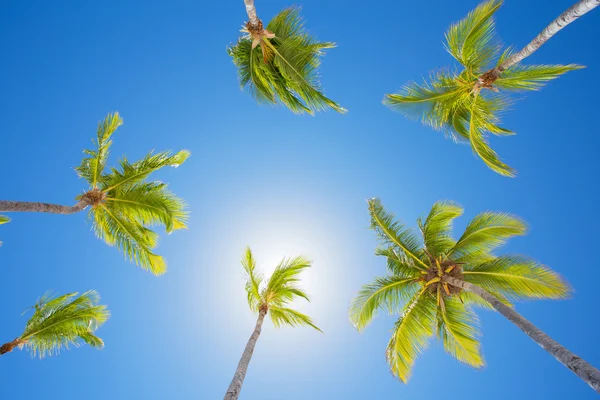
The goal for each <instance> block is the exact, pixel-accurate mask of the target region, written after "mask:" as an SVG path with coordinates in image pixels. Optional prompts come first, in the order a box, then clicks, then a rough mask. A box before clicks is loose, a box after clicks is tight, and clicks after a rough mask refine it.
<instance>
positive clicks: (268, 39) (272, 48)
mask: <svg viewBox="0 0 600 400" xmlns="http://www.w3.org/2000/svg"><path fill="white" fill-rule="evenodd" d="M244 3H245V4H246V11H247V13H248V22H247V23H246V25H245V26H244V28H243V29H242V32H244V33H245V35H244V36H242V37H241V38H240V39H239V40H238V42H237V43H236V44H235V45H232V46H229V47H228V48H227V52H228V54H229V55H230V56H231V57H232V58H233V62H234V64H235V65H236V66H237V67H238V75H239V77H240V83H241V86H242V88H246V87H248V88H249V90H250V93H251V94H252V96H253V97H254V98H255V99H256V100H257V101H259V102H264V103H269V104H277V103H278V102H279V103H282V104H284V105H285V106H286V107H288V108H289V109H290V110H291V111H293V112H294V113H309V114H313V113H314V111H320V110H324V109H326V108H327V107H330V108H333V109H334V110H336V111H338V112H340V113H344V112H346V110H345V109H344V108H342V107H341V106H340V105H339V104H338V103H336V102H334V101H333V100H331V99H329V98H327V97H326V96H325V95H324V94H323V90H322V88H321V85H320V83H319V74H318V68H319V65H320V63H321V61H320V57H321V56H322V55H323V54H324V52H323V50H325V49H330V48H333V47H335V43H332V42H319V41H318V40H316V39H315V38H313V37H312V36H310V35H309V34H308V33H307V32H306V29H305V28H304V25H303V22H302V19H301V18H300V11H299V10H298V9H297V8H287V9H285V10H283V11H281V12H280V13H279V14H278V15H276V16H275V18H273V19H272V20H271V22H269V24H268V25H267V28H266V29H265V28H264V26H263V23H262V21H261V20H260V19H258V17H257V16H256V8H255V7H254V1H253V0H244ZM257 47H260V50H261V51H260V52H259V51H258V50H257V49H256V48H257Z"/></svg>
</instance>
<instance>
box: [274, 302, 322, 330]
mask: <svg viewBox="0 0 600 400" xmlns="http://www.w3.org/2000/svg"><path fill="white" fill-rule="evenodd" d="M269 313H270V314H271V321H273V325H275V327H277V328H278V327H280V326H282V325H288V326H293V327H295V326H310V327H312V328H314V329H316V330H318V331H319V332H323V331H322V330H321V329H319V328H318V327H317V326H316V325H315V324H314V323H313V321H312V319H311V318H310V317H309V316H308V315H305V314H302V313H301V312H298V311H296V310H292V309H291V308H285V307H276V306H271V307H270V308H269Z"/></svg>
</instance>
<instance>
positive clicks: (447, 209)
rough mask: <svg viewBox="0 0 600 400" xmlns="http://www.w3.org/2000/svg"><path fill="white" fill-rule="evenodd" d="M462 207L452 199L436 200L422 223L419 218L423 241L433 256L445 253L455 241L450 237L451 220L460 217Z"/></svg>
mask: <svg viewBox="0 0 600 400" xmlns="http://www.w3.org/2000/svg"><path fill="white" fill-rule="evenodd" d="M462 213H463V208H462V207H461V206H460V205H459V204H457V203H455V202H452V201H437V202H436V203H435V204H434V205H433V207H431V211H430V212H429V215H427V218H426V219H425V222H424V223H421V221H420V220H419V226H420V227H421V233H422V234H423V242H424V243H425V248H426V249H427V251H428V252H429V254H430V255H431V256H433V257H438V256H441V255H445V254H446V253H447V252H448V251H449V250H450V249H451V248H452V247H454V245H455V244H456V241H455V240H454V239H453V238H452V221H453V220H454V219H455V218H457V217H460V216H461V215H462Z"/></svg>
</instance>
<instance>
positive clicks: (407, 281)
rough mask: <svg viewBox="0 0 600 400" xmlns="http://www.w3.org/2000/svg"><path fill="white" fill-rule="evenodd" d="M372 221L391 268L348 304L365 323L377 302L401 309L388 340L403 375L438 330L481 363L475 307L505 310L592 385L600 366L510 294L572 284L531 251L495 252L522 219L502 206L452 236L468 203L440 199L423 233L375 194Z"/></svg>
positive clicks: (550, 292)
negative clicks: (535, 320) (553, 334)
mask: <svg viewBox="0 0 600 400" xmlns="http://www.w3.org/2000/svg"><path fill="white" fill-rule="evenodd" d="M369 212H370V215H371V228H372V229H373V230H374V231H375V232H376V233H377V235H378V237H379V239H380V246H379V247H378V249H377V252H376V254H377V255H382V256H384V257H386V258H387V269H388V275H387V276H385V277H380V278H376V279H375V280H374V281H373V282H372V283H371V284H368V285H365V286H363V288H362V289H361V291H360V292H359V294H358V295H357V297H356V298H355V299H354V301H353V303H352V305H351V308H350V319H351V321H352V322H353V324H354V325H355V327H356V328H357V329H358V330H362V329H364V328H365V327H366V326H367V325H368V324H369V323H370V322H371V320H372V319H373V317H374V316H375V315H376V314H377V311H378V310H379V309H386V310H388V311H389V312H390V313H392V314H398V315H400V318H399V319H398V321H397V322H396V324H395V326H394V330H393V332H392V337H391V339H390V341H389V343H388V346H387V352H386V356H387V361H388V364H389V366H390V369H391V371H392V373H393V374H394V375H395V376H396V377H398V378H399V379H400V380H402V381H403V382H404V383H406V382H407V381H408V379H409V377H410V373H411V369H412V366H413V364H414V362H415V359H416V358H417V356H418V355H419V354H420V353H421V352H423V351H424V350H425V349H426V347H427V345H428V342H429V340H430V338H431V337H432V336H433V335H434V334H436V335H437V337H438V338H440V339H441V340H442V341H443V343H444V349H445V350H446V352H448V353H449V354H450V355H452V356H453V357H455V358H456V359H457V360H459V361H461V362H463V363H465V364H467V365H470V366H472V367H475V368H479V367H482V366H483V365H484V361H483V356H482V354H481V349H480V344H479V340H478V338H479V328H478V321H477V315H476V314H475V313H474V311H473V307H475V306H482V307H487V308H490V309H493V310H496V311H498V312H500V313H501V314H502V315H504V316H505V317H506V318H507V319H508V320H509V321H511V322H513V323H514V324H515V325H517V326H518V327H519V328H520V329H521V330H523V332H525V333H526V334H527V335H528V336H530V337H531V338H532V339H533V340H534V341H535V342H537V343H538V344H539V345H540V346H541V347H543V348H544V349H545V350H546V351H548V352H549V353H550V354H551V355H552V356H554V357H555V358H556V359H557V360H558V361H559V362H561V363H562V364H564V365H565V366H566V367H567V368H569V369H570V370H572V371H573V372H574V373H575V374H577V376H579V377H580V378H581V379H583V380H584V381H585V382H586V383H587V384H588V385H590V386H591V387H592V388H593V389H594V390H596V391H600V371H598V370H597V369H595V368H594V367H593V366H591V365H590V364H588V363H587V362H586V361H584V360H583V359H581V358H579V357H578V356H576V355H575V354H573V353H572V352H570V351H569V350H567V349H566V348H564V347H563V346H561V345H560V344H559V343H558V342H556V341H554V340H553V339H551V338H550V337H549V336H548V335H546V334H545V333H544V332H542V331H541V330H539V329H538V328H536V327H535V326H534V325H533V324H532V323H531V322H529V321H527V320H526V319H525V318H524V317H522V316H521V315H520V314H518V313H517V312H516V311H515V310H514V309H513V308H512V306H511V302H513V301H519V300H524V299H560V298H564V297H566V296H567V295H568V293H569V286H568V285H567V283H565V282H564V281H563V280H562V279H561V278H560V276H559V275H558V274H557V273H555V272H554V271H552V270H551V269H549V268H548V267H546V266H543V265H541V264H538V263H537V262H535V261H533V260H531V259H530V258H527V257H524V256H518V255H505V256H495V255H494V254H493V253H492V251H493V250H494V249H495V248H497V247H499V246H501V245H502V244H504V243H505V242H506V241H507V240H508V239H509V238H510V237H512V236H516V235H523V234H524V233H525V231H526V227H525V224H524V222H523V221H521V220H520V219H518V218H516V217H514V216H511V215H508V214H503V213H494V212H484V213H481V214H479V215H477V216H476V217H475V218H474V219H473V220H472V221H471V222H470V223H469V225H468V226H467V228H466V229H465V232H464V233H463V235H462V236H461V237H460V239H458V241H456V240H454V239H453V237H452V222H453V220H454V218H456V217H458V216H460V215H461V214H462V212H463V209H462V208H461V207H460V206H459V205H458V204H456V203H452V202H437V203H435V204H434V205H433V207H432V209H431V212H430V213H429V215H428V216H427V218H426V219H425V221H424V222H423V221H422V220H421V219H419V220H418V225H419V229H420V232H421V236H422V237H421V238H419V237H417V236H416V235H415V234H414V233H413V232H412V231H411V230H410V229H407V228H405V227H404V225H402V224H401V223H399V222H397V221H395V216H394V214H391V213H388V212H386V211H385V209H384V208H383V206H382V204H381V202H380V201H379V200H377V199H372V200H370V201H369Z"/></svg>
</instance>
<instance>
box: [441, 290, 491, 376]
mask: <svg viewBox="0 0 600 400" xmlns="http://www.w3.org/2000/svg"><path fill="white" fill-rule="evenodd" d="M443 302H444V305H443V307H442V306H440V307H439V308H438V320H439V325H438V326H439V328H438V335H439V337H440V338H441V339H442V341H443V343H444V349H445V350H446V352H448V354H450V355H451V356H453V357H454V358H456V359H457V360H459V361H461V362H463V363H465V364H467V365H470V366H471V367H475V368H480V367H482V366H483V365H484V361H483V356H482V354H481V345H480V343H479V337H480V336H481V334H480V332H479V320H478V318H477V315H476V314H475V313H474V312H473V311H472V310H471V309H470V308H469V307H467V306H465V304H463V303H462V302H461V301H460V300H459V299H457V298H455V297H445V298H444V300H443Z"/></svg>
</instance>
